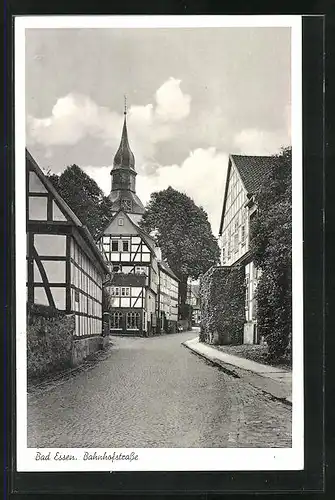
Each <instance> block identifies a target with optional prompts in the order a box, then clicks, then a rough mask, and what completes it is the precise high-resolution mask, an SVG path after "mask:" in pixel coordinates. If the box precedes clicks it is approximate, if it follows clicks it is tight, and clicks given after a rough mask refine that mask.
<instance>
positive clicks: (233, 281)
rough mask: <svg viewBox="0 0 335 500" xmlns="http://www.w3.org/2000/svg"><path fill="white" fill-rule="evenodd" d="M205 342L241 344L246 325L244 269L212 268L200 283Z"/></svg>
mask: <svg viewBox="0 0 335 500" xmlns="http://www.w3.org/2000/svg"><path fill="white" fill-rule="evenodd" d="M200 297H201V331H200V340H201V341H202V342H208V343H217V344H241V343H242V342H243V325H244V321H245V310H244V301H245V277H244V269H243V268H242V267H212V268H211V269H209V271H207V273H206V274H204V275H203V276H202V277H201V279H200Z"/></svg>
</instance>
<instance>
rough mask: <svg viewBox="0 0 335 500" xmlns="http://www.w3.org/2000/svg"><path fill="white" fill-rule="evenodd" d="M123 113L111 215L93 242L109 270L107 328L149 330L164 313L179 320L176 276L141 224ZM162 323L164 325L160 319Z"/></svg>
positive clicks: (146, 333) (158, 325) (125, 332)
mask: <svg viewBox="0 0 335 500" xmlns="http://www.w3.org/2000/svg"><path fill="white" fill-rule="evenodd" d="M124 114H125V116H124V124H123V129H122V136H121V142H120V146H119V148H118V150H117V152H116V154H115V158H114V162H113V168H112V170H111V178H112V182H111V193H110V195H109V197H110V200H111V201H112V218H111V220H110V221H109V223H108V225H107V227H106V228H105V229H104V231H102V233H101V235H100V236H99V237H98V239H97V245H98V247H99V249H100V251H101V252H102V254H103V256H104V259H105V262H106V264H107V266H108V268H109V270H110V273H111V279H110V281H109V283H108V285H107V286H106V290H107V291H108V294H109V296H110V298H111V302H110V304H111V312H110V314H109V321H110V332H111V333H112V334H122V335H141V336H150V335H154V334H157V333H160V332H161V331H162V328H161V325H162V314H163V316H164V318H166V321H167V322H170V323H169V324H171V325H172V323H173V322H174V321H177V317H176V315H177V313H176V306H175V303H176V301H177V304H178V286H177V285H176V283H177V284H178V281H176V279H175V278H176V277H173V276H172V277H171V274H173V273H172V271H171V270H170V269H169V268H166V266H165V264H164V263H163V262H162V259H161V252H160V249H159V248H158V246H157V245H156V242H155V240H154V239H153V238H152V237H151V236H150V235H149V234H147V233H146V232H145V231H143V230H142V229H141V228H140V226H139V222H140V220H141V218H142V215H143V213H144V207H143V204H142V202H141V200H140V199H139V198H138V196H137V195H136V171H135V158H134V155H133V153H132V151H131V149H130V145H129V141H128V132H127V117H126V111H125V113H124ZM167 282H168V283H169V284H168V285H167ZM160 283H163V285H162V286H161V287H160ZM165 285H166V286H165ZM160 294H161V297H160ZM176 294H177V298H176ZM163 296H164V297H163ZM167 301H168V304H167ZM163 325H164V328H165V325H166V323H164V320H163Z"/></svg>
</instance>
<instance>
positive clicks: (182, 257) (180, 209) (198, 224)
mask: <svg viewBox="0 0 335 500" xmlns="http://www.w3.org/2000/svg"><path fill="white" fill-rule="evenodd" d="M141 227H142V228H143V229H145V230H146V231H147V232H149V233H150V232H152V231H154V232H155V237H156V240H157V244H158V245H159V246H160V248H161V249H162V256H163V258H165V259H166V260H167V262H168V264H169V266H170V267H171V269H172V270H173V271H174V273H175V274H176V275H177V276H178V278H179V279H180V297H181V304H180V311H181V312H183V311H185V310H186V309H187V308H185V302H186V296H187V280H188V278H192V279H197V278H198V277H199V275H200V274H202V273H204V272H206V271H207V270H208V269H209V268H210V267H211V266H213V265H216V264H217V263H218V261H219V255H220V251H219V246H218V243H217V240H216V239H215V238H214V236H213V234H212V231H211V226H210V223H209V221H208V217H207V214H206V212H205V211H204V210H203V208H202V207H198V206H197V205H196V204H195V203H194V201H193V200H192V199H191V198H189V197H188V196H187V195H186V194H183V193H180V192H179V191H176V190H174V189H173V188H171V187H168V188H167V189H165V190H163V191H159V192H157V193H152V194H151V198H150V200H149V203H148V205H147V207H146V210H145V213H144V215H143V217H142V221H141Z"/></svg>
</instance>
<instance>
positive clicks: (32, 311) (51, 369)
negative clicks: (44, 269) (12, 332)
mask: <svg viewBox="0 0 335 500" xmlns="http://www.w3.org/2000/svg"><path fill="white" fill-rule="evenodd" d="M74 333H75V316H74V315H73V314H69V315H66V314H65V313H64V312H62V311H58V310H57V309H55V308H51V307H49V306H39V305H35V304H32V305H29V306H28V324H27V375H28V380H29V381H34V380H39V379H40V378H42V377H44V376H45V375H50V374H52V373H57V372H61V371H63V370H65V369H67V368H69V367H71V366H78V365H79V364H81V363H82V362H83V361H84V360H85V358H87V357H89V356H91V355H92V354H94V353H95V352H96V351H98V350H99V349H104V348H106V347H107V346H108V344H109V335H106V336H101V335H96V336H94V337H86V338H83V339H80V338H78V337H75V336H74Z"/></svg>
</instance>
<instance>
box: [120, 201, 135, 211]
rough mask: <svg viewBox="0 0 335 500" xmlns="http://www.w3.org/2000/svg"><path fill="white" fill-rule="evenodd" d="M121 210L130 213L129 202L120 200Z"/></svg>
mask: <svg viewBox="0 0 335 500" xmlns="http://www.w3.org/2000/svg"><path fill="white" fill-rule="evenodd" d="M121 208H122V209H123V210H126V211H127V210H128V211H129V212H131V208H132V207H131V200H121Z"/></svg>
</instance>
